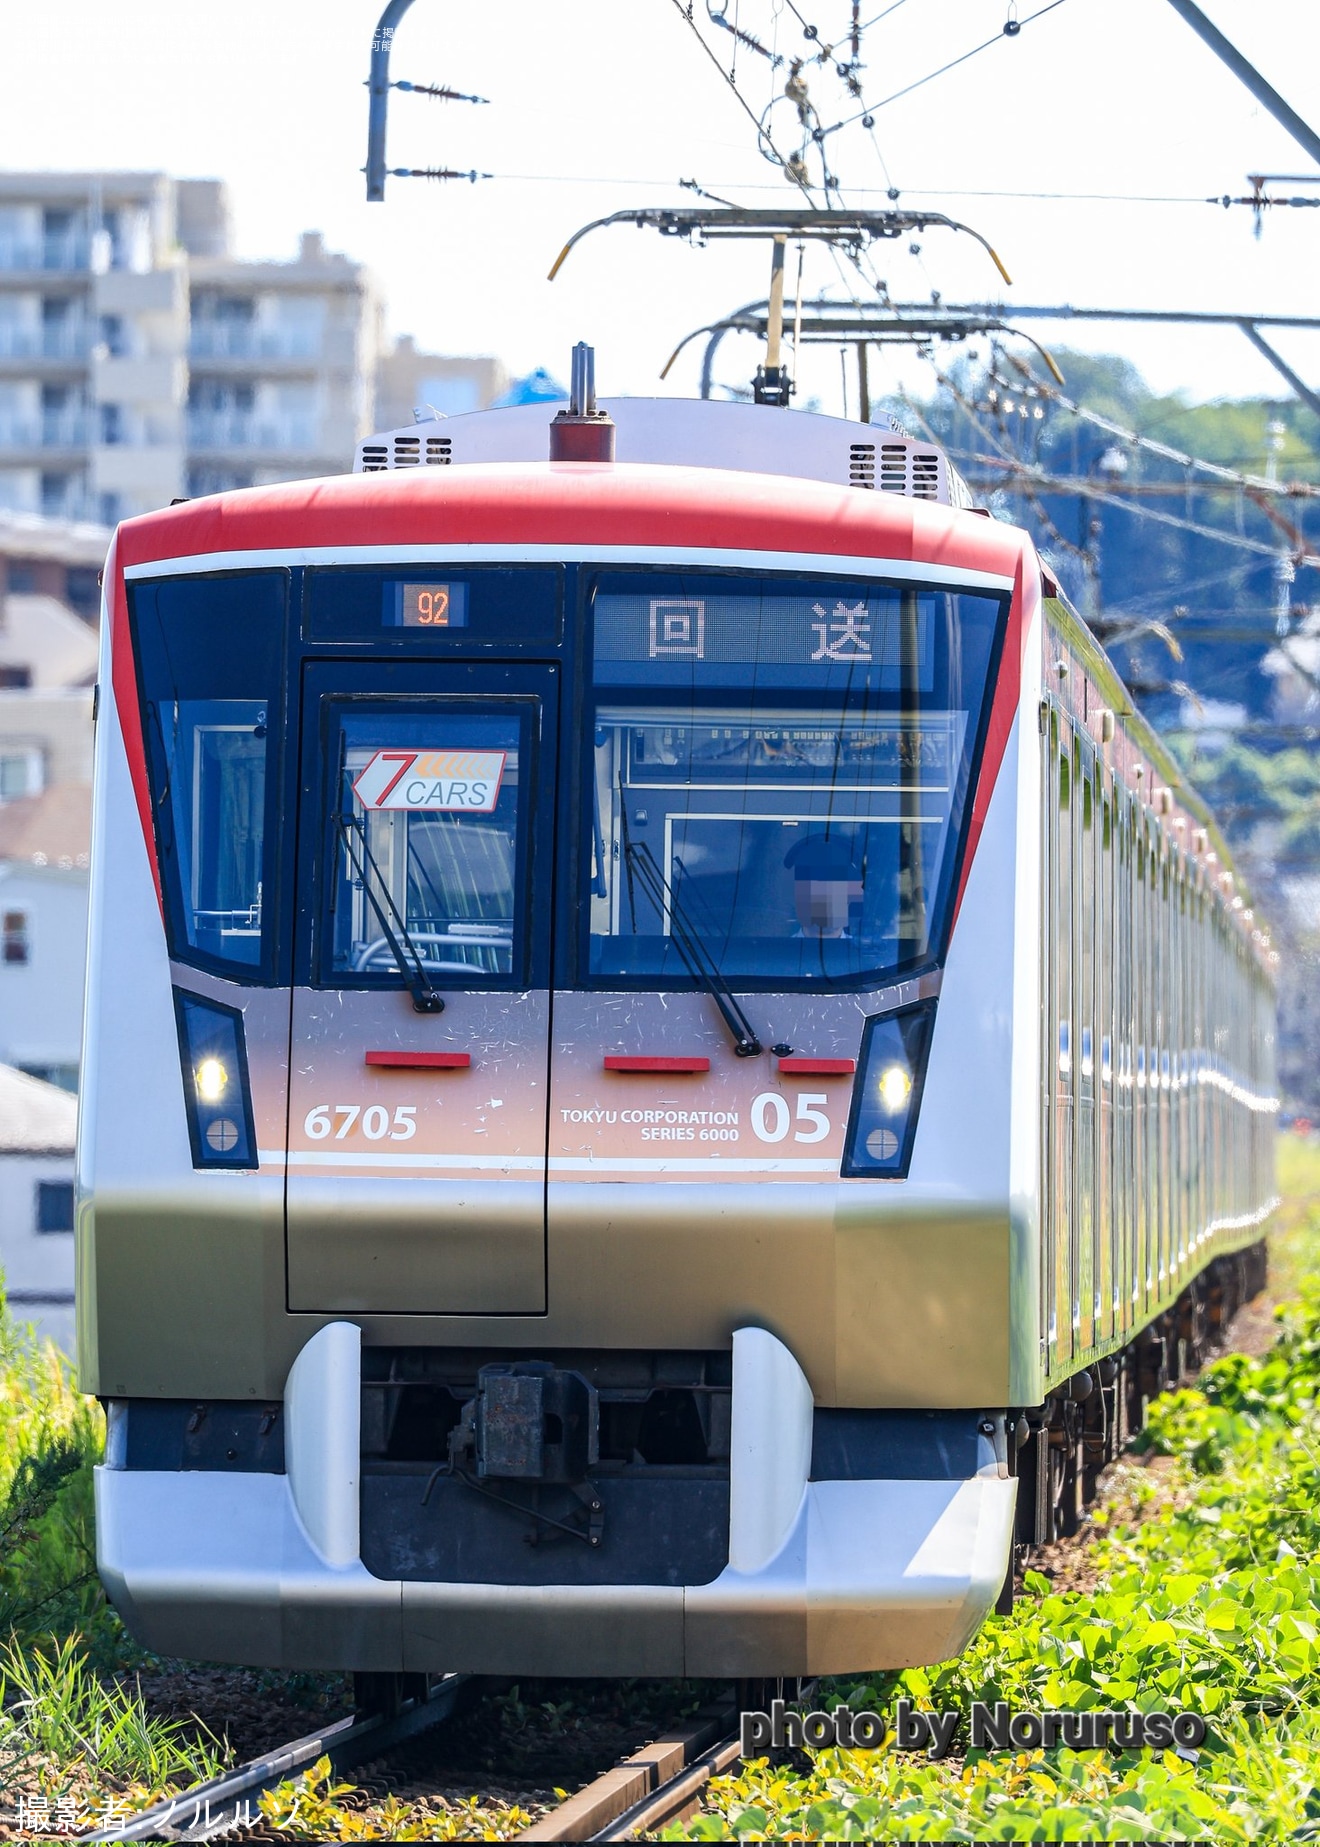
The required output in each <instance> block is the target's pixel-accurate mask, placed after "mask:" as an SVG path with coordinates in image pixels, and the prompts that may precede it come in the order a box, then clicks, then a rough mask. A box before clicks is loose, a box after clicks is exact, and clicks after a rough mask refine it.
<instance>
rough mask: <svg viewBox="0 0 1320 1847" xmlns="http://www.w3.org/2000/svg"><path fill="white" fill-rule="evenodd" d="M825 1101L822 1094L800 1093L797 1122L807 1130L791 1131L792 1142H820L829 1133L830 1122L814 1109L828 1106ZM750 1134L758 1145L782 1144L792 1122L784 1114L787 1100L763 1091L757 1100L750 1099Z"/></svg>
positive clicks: (821, 1111)
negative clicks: (821, 1105)
mask: <svg viewBox="0 0 1320 1847" xmlns="http://www.w3.org/2000/svg"><path fill="white" fill-rule="evenodd" d="M828 1102H829V1098H828V1097H827V1096H826V1094H825V1092H824V1091H823V1090H804V1091H803V1092H802V1093H801V1095H800V1096H799V1097H798V1099H797V1120H798V1121H799V1122H804V1123H810V1125H811V1127H810V1128H809V1129H795V1130H794V1132H793V1140H794V1141H795V1142H823V1141H824V1140H825V1137H826V1136H827V1135H828V1134H829V1132H830V1119H829V1117H828V1116H827V1115H826V1114H825V1112H824V1110H822V1109H817V1108H816V1105H817V1104H818V1103H828ZM751 1118H752V1132H753V1134H754V1135H755V1136H756V1138H757V1140H758V1141H763V1142H782V1141H783V1139H784V1137H785V1136H786V1135H787V1134H788V1131H789V1129H790V1128H791V1127H792V1123H793V1118H792V1117H791V1116H790V1115H789V1113H788V1099H787V1098H786V1097H783V1096H781V1095H780V1093H779V1092H778V1091H777V1090H763V1091H762V1092H761V1094H760V1096H759V1097H753V1098H752V1108H751Z"/></svg>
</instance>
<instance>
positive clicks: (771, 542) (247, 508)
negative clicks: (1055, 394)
mask: <svg viewBox="0 0 1320 1847" xmlns="http://www.w3.org/2000/svg"><path fill="white" fill-rule="evenodd" d="M424 544H425V545H452V544H461V545H473V546H480V545H483V544H489V545H499V546H511V545H517V544H523V545H526V546H536V545H556V544H558V545H565V544H572V545H581V546H625V547H633V548H636V547H639V546H648V547H656V546H666V547H681V548H685V549H695V550H701V551H735V552H748V551H751V552H763V553H774V552H785V553H795V554H798V555H799V556H801V555H804V554H806V555H819V556H831V557H838V558H840V559H841V560H842V559H845V558H894V559H898V560H902V561H914V560H920V561H921V562H924V563H929V564H935V565H942V566H944V567H945V568H948V569H955V570H966V571H970V572H988V573H990V574H992V575H994V576H997V577H1001V578H1004V579H1007V580H1010V581H1011V580H1012V579H1014V578H1015V577H1016V575H1017V573H1018V570H1019V568H1020V566H1021V561H1022V558H1023V555H1024V552H1026V551H1029V550H1030V540H1029V538H1028V537H1027V535H1026V534H1025V533H1024V532H1022V531H1021V530H1020V529H1019V528H1017V527H1015V526H1007V525H1002V524H1000V523H999V522H998V521H994V520H991V519H989V518H986V517H983V516H977V515H975V514H973V513H968V512H963V511H960V510H958V509H956V508H953V507H950V506H946V505H941V504H939V503H937V502H934V501H930V500H924V499H915V498H910V497H908V496H906V495H902V494H886V493H869V492H859V491H858V489H857V488H856V487H848V486H843V485H838V486H836V485H834V484H833V483H829V482H824V481H811V480H803V479H801V478H799V477H796V476H791V475H778V474H752V473H741V472H735V471H732V470H719V471H714V470H711V469H709V468H692V467H679V466H665V465H662V464H654V463H639V462H618V463H598V462H597V463H571V462H557V463H549V462H490V463H474V464H467V465H464V464H458V465H455V466H452V467H444V468H413V469H389V470H384V471H382V472H380V473H371V474H355V475H340V476H330V477H327V478H323V479H319V480H312V481H294V482H284V483H280V484H278V485H275V486H271V487H257V488H243V489H238V490H235V491H233V492H230V493H225V494H216V495H212V496H209V497H207V498H205V499H200V500H193V501H188V502H186V503H183V504H181V505H178V506H174V507H167V508H164V509H162V510H161V511H159V512H156V513H145V514H142V515H140V516H139V517H137V518H136V519H131V520H127V521H126V522H125V523H124V525H123V526H121V527H120V529H119V538H118V546H117V556H118V560H119V563H120V565H121V566H131V565H140V564H147V563H152V562H156V561H161V562H164V561H165V560H177V559H183V558H197V559H198V561H199V565H200V562H201V560H203V559H211V558H218V557H224V558H225V560H226V562H227V563H229V564H230V565H231V567H232V568H238V567H239V563H240V559H242V560H243V561H244V562H249V561H251V560H252V555H253V554H260V553H269V552H272V551H281V552H296V553H304V552H309V551H312V552H324V553H331V552H335V551H341V552H342V551H343V550H344V549H345V548H347V547H364V546H379V547H384V548H388V547H396V548H397V547H398V546H401V545H424Z"/></svg>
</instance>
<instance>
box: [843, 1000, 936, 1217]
mask: <svg viewBox="0 0 1320 1847" xmlns="http://www.w3.org/2000/svg"><path fill="white" fill-rule="evenodd" d="M934 1022H935V1002H934V1001H933V1000H925V1001H920V1002H918V1004H917V1005H916V1006H915V1007H903V1008H901V1009H900V1010H899V1011H898V1012H897V1013H884V1014H880V1015H878V1016H877V1017H876V1018H875V1019H873V1020H868V1021H867V1022H866V1032H865V1034H864V1035H863V1038H862V1056H861V1059H860V1061H859V1062H860V1066H861V1075H860V1076H859V1077H858V1080H857V1087H856V1089H855V1090H854V1092H853V1106H852V1116H851V1118H850V1120H849V1123H848V1139H847V1141H846V1142H845V1144H844V1150H843V1173H844V1174H845V1176H849V1177H852V1178H858V1179H860V1178H863V1177H866V1176H873V1177H876V1178H885V1179H892V1180H901V1179H902V1178H903V1176H904V1175H905V1174H906V1173H907V1170H908V1162H909V1161H910V1160H911V1159H912V1138H913V1136H914V1134H915V1133H916V1127H917V1111H918V1110H919V1109H920V1107H921V1083H922V1079H923V1077H924V1076H925V1073H926V1056H927V1053H928V1052H929V1050H930V1032H931V1027H932V1026H933V1025H934Z"/></svg>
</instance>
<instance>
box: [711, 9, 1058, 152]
mask: <svg viewBox="0 0 1320 1847" xmlns="http://www.w3.org/2000/svg"><path fill="white" fill-rule="evenodd" d="M675 4H677V0H675ZM1063 4H1064V0H1047V4H1046V5H1045V6H1042V7H1037V9H1036V11H1035V12H1034V13H1028V14H1027V16H1026V18H1025V19H1022V20H1019V21H1018V22H1017V24H1018V27H1019V29H1020V28H1021V27H1023V26H1029V25H1030V24H1031V22H1032V21H1033V20H1035V19H1042V18H1043V17H1044V16H1045V14H1046V13H1052V12H1053V11H1054V9H1055V8H1056V7H1059V6H1062V5H1063ZM1013 36H1014V37H1016V34H1014V35H1013ZM1004 37H1005V34H1004V32H1003V31H1002V29H1001V30H1000V31H999V32H996V34H995V36H994V37H993V38H988V39H986V40H985V41H984V43H983V44H980V45H973V47H972V49H971V50H970V51H964V52H963V53H961V55H960V56H958V57H956V58H950V60H949V62H948V63H947V64H941V65H940V67H939V69H938V70H934V71H930V72H928V73H927V75H926V76H924V77H918V78H917V80H916V82H915V83H909V84H905V85H904V87H903V88H902V89H901V90H895V91H894V93H893V95H892V96H886V97H885V98H884V100H883V101H882V102H878V103H867V104H865V105H864V107H862V108H861V109H859V110H858V111H857V113H856V115H852V116H848V117H847V118H846V119H845V120H844V121H842V122H836V123H835V125H834V127H833V128H831V129H827V130H826V133H827V134H835V133H837V132H838V130H839V129H840V128H847V127H849V126H850V124H851V123H853V122H859V121H861V119H862V117H863V116H865V115H874V114H875V112H876V111H877V110H878V109H887V108H888V107H889V105H890V103H896V102H898V101H899V100H900V99H901V98H902V97H904V96H911V95H912V93H913V91H915V90H920V89H923V88H924V87H925V86H926V84H928V83H934V81H935V79H936V78H937V77H943V76H944V75H945V74H946V73H947V72H949V71H952V70H957V68H958V66H959V65H960V64H966V63H967V61H968V60H969V59H970V58H975V57H979V55H980V54H981V52H983V51H989V49H990V47H991V46H992V45H1001V44H1002V43H1003V42H1004Z"/></svg>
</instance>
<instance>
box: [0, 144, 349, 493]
mask: <svg viewBox="0 0 1320 1847" xmlns="http://www.w3.org/2000/svg"><path fill="white" fill-rule="evenodd" d="M379 344H380V309H379V304H378V302H377V299H376V294H375V289H374V286H373V284H372V282H371V279H370V277H369V276H368V274H367V272H366V271H365V270H364V269H363V268H362V267H361V266H360V265H359V264H356V263H353V262H351V261H350V260H349V259H348V258H347V257H341V256H335V255H332V254H331V253H329V252H327V251H326V250H325V248H324V246H323V245H322V242H321V239H320V237H319V236H318V235H317V234H316V233H314V232H309V233H307V234H306V235H304V237H303V239H302V244H301V248H300V250H299V254H298V256H297V258H296V259H295V260H294V261H292V262H289V263H273V262H272V263H245V262H240V261H239V260H238V259H237V258H235V257H233V256H232V255H231V254H230V252H229V235H228V208H227V203H226V198H225V192H224V188H223V186H222V185H221V183H220V182H219V181H216V180H175V179H172V178H170V177H169V176H168V175H166V174H161V173H148V174H132V173H129V174H115V173H100V174H96V173H0V509H6V508H7V509H10V510H13V511H17V512H22V513H30V514H45V515H46V516H48V517H54V518H58V519H66V520H73V519H78V520H84V519H91V520H96V521H99V522H100V523H102V524H104V525H113V524H114V522H115V521H116V520H119V519H122V518H125V517H127V516H129V515H131V514H134V513H139V512H146V511H148V510H150V509H151V508H154V507H160V506H165V505H167V504H168V503H169V502H170V501H171V500H173V499H174V498H176V497H177V496H180V495H185V494H186V495H193V494H199V493H209V492H212V491H214V490H215V489H217V488H224V487H241V486H250V485H253V484H259V483H261V482H264V481H279V480H290V479H296V478H298V477H300V476H306V475H316V474H330V473H340V472H342V471H344V470H345V469H347V468H348V467H349V466H350V465H351V460H352V455H353V448H354V444H355V443H356V442H357V441H358V439H359V438H360V437H361V436H362V435H364V434H365V433H367V432H368V431H369V430H370V429H371V428H372V427H373V413H374V403H373V399H374V390H375V374H376V361H377V357H378V349H379Z"/></svg>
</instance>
